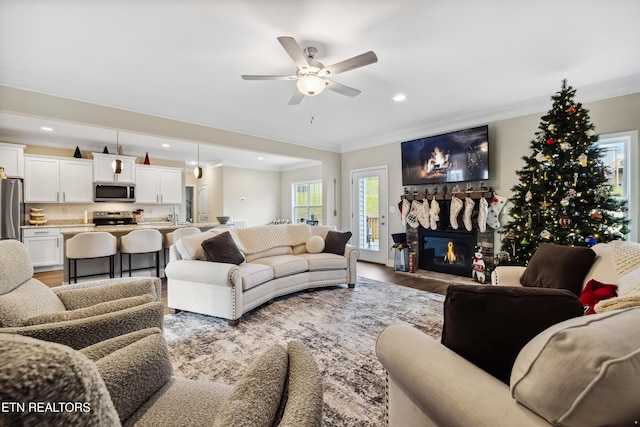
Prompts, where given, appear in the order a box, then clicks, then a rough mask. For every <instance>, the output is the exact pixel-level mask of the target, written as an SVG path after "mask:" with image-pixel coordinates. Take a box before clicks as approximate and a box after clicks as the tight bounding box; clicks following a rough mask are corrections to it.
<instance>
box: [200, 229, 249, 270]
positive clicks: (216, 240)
mask: <svg viewBox="0 0 640 427" xmlns="http://www.w3.org/2000/svg"><path fill="white" fill-rule="evenodd" d="M202 250H203V251H204V254H205V256H206V257H207V260H208V261H212V262H224V263H229V264H236V265H240V264H242V263H243V262H244V255H242V252H240V249H238V246H237V245H236V242H234V241H233V237H231V234H230V233H229V232H228V231H225V232H224V233H221V234H218V235H217V236H214V237H212V238H210V239H207V240H205V241H204V242H202Z"/></svg>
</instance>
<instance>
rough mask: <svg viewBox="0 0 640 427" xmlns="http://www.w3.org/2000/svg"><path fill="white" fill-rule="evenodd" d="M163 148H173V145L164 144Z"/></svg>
mask: <svg viewBox="0 0 640 427" xmlns="http://www.w3.org/2000/svg"><path fill="white" fill-rule="evenodd" d="M162 146H163V147H164V148H169V147H171V145H170V144H162Z"/></svg>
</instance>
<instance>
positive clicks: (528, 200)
mask: <svg viewBox="0 0 640 427" xmlns="http://www.w3.org/2000/svg"><path fill="white" fill-rule="evenodd" d="M532 198H533V194H532V193H531V190H529V191H527V194H525V195H524V201H525V202H527V203H529V202H530V201H531V199H532Z"/></svg>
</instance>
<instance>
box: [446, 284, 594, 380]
mask: <svg viewBox="0 0 640 427" xmlns="http://www.w3.org/2000/svg"><path fill="white" fill-rule="evenodd" d="M581 315H582V304H581V303H580V300H579V299H578V297H577V296H576V295H574V294H572V293H571V292H569V291H567V290H566V289H540V288H522V287H513V286H482V285H458V284H452V285H450V286H449V288H448V289H447V295H446V297H445V301H444V324H443V327H442V339H441V342H442V344H444V345H445V346H446V347H448V348H450V349H451V350H453V351H455V352H456V353H458V354H459V355H461V356H462V357H464V358H465V359H467V360H469V361H470V362H472V363H473V364H474V365H476V366H478V367H480V368H482V369H483V370H485V371H486V372H488V373H490V374H491V375H493V376H494V377H496V378H498V379H499V380H501V381H502V382H504V383H508V382H509V375H510V373H511V368H512V366H513V362H514V361H515V360H516V357H517V355H518V352H519V351H520V350H521V349H522V347H524V346H525V344H526V343H527V342H529V340H531V339H532V338H533V337H535V336H536V335H537V334H538V333H540V332H542V331H543V330H545V329H546V328H548V327H549V326H551V325H553V324H556V323H558V322H561V321H563V320H566V319H570V318H572V317H576V316H581Z"/></svg>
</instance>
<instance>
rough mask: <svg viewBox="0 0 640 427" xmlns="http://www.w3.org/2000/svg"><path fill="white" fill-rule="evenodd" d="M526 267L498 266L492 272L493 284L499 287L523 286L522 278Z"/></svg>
mask: <svg viewBox="0 0 640 427" xmlns="http://www.w3.org/2000/svg"><path fill="white" fill-rule="evenodd" d="M525 269H526V267H523V266H520V265H503V266H498V267H496V268H495V270H493V271H492V272H491V284H492V285H499V286H522V285H521V284H520V276H522V273H524V270H525Z"/></svg>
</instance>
